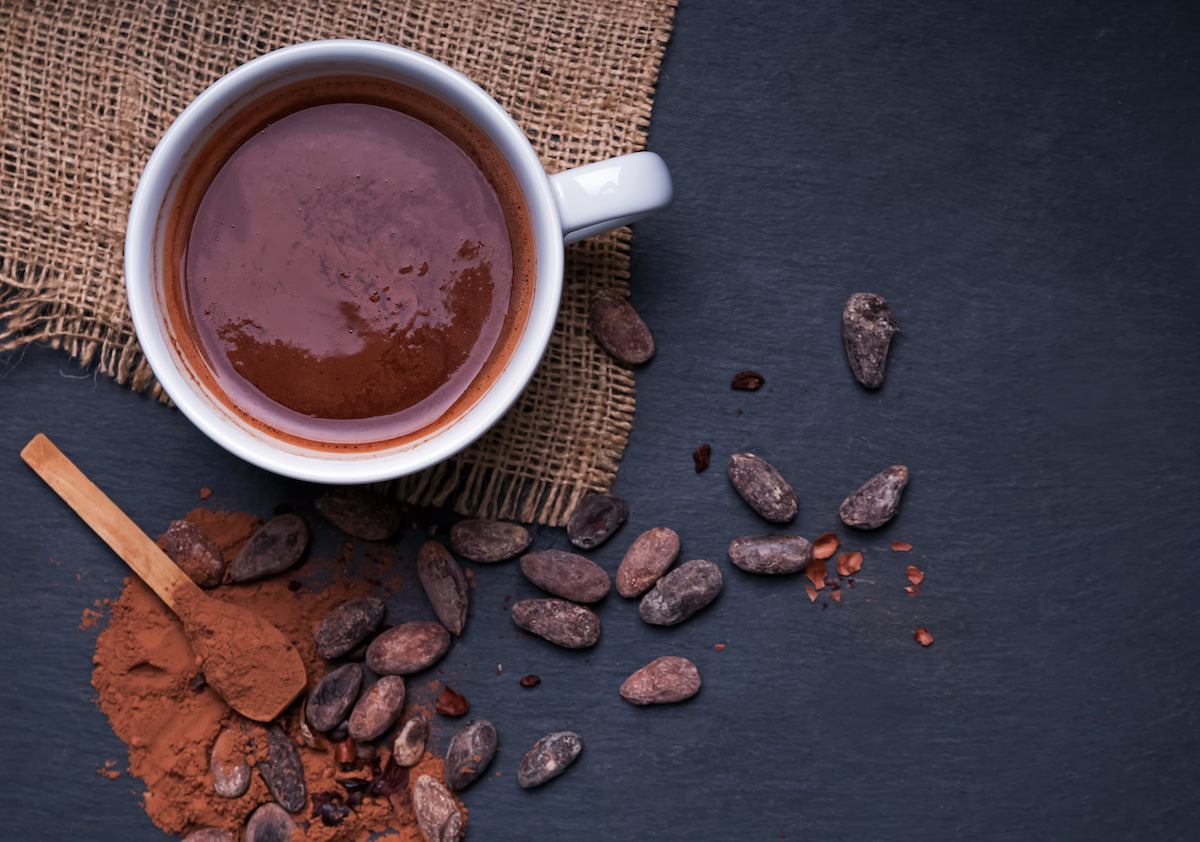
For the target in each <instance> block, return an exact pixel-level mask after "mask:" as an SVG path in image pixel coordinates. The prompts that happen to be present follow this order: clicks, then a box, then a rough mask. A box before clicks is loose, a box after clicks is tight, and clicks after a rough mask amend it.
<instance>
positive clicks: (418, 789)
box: [412, 775, 463, 842]
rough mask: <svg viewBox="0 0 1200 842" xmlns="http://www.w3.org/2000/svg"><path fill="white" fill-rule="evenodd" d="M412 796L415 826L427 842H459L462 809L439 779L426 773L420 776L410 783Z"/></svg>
mask: <svg viewBox="0 0 1200 842" xmlns="http://www.w3.org/2000/svg"><path fill="white" fill-rule="evenodd" d="M412 798H413V812H414V813H415V814H416V816H417V826H418V827H419V828H421V833H423V834H425V838H426V839H428V840H429V842H459V840H460V839H462V837H463V823H462V811H461V810H459V808H458V802H457V801H455V800H454V796H453V795H451V794H450V790H448V789H446V787H444V786H442V784H441V782H439V781H437V780H436V779H434V778H431V777H430V776H429V775H421V777H419V778H417V782H416V783H415V784H414V785H413V790H412Z"/></svg>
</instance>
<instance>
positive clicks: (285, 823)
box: [245, 801, 296, 842]
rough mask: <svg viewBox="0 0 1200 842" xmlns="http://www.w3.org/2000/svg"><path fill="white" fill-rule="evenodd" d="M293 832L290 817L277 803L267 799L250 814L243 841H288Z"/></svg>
mask: <svg viewBox="0 0 1200 842" xmlns="http://www.w3.org/2000/svg"><path fill="white" fill-rule="evenodd" d="M295 832H296V823H295V822H294V821H292V817H291V816H289V815H288V814H287V812H286V811H285V810H284V809H283V808H282V807H280V806H279V805H278V804H275V803H274V802H271V801H268V802H267V803H266V804H263V805H262V806H260V807H259V808H258V809H256V810H255V811H254V812H253V813H251V814H250V819H249V821H247V822H246V837H245V842H290V840H291V838H292V835H293V834H294V833H295Z"/></svg>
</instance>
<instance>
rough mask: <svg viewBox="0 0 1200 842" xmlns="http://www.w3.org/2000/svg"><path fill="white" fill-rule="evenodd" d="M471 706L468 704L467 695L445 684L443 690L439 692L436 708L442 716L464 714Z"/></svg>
mask: <svg viewBox="0 0 1200 842" xmlns="http://www.w3.org/2000/svg"><path fill="white" fill-rule="evenodd" d="M470 707H471V706H470V705H469V704H467V698H466V696H463V695H462V694H461V693H456V692H455V691H454V690H453V689H451V688H450V687H448V686H447V685H445V684H443V685H442V692H441V693H440V694H438V697H437V703H436V704H435V705H434V710H436V711H437V712H438V713H440V714H441V715H442V716H462V715H464V714H465V713H466V712H467V710H468V709H469V708H470Z"/></svg>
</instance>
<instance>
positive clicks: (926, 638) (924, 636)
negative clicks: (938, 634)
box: [913, 626, 933, 646]
mask: <svg viewBox="0 0 1200 842" xmlns="http://www.w3.org/2000/svg"><path fill="white" fill-rule="evenodd" d="M913 640H915V641H916V642H917V643H919V644H921V645H922V646H928V645H929V644H931V643H933V635H931V634H930V633H929V629H927V628H925V627H924V626H921V627H920V628H918V629H917V630H916V631H915V632H913Z"/></svg>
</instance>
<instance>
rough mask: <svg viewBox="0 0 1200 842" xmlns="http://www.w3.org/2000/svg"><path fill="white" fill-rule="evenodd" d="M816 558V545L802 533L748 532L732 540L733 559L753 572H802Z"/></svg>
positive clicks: (774, 573) (730, 547)
mask: <svg viewBox="0 0 1200 842" xmlns="http://www.w3.org/2000/svg"><path fill="white" fill-rule="evenodd" d="M812 558H813V545H812V542H811V541H809V540H808V539H807V538H801V537H800V536H799V535H747V536H744V537H741V538H734V539H733V540H732V541H731V542H730V543H729V559H730V561H732V562H733V563H734V564H736V565H737V566H738V567H740V568H741V569H742V570H745V571H747V572H749V573H763V574H767V575H780V574H787V573H799V572H801V571H802V570H804V568H806V567H808V565H809V562H811V561H812Z"/></svg>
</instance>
